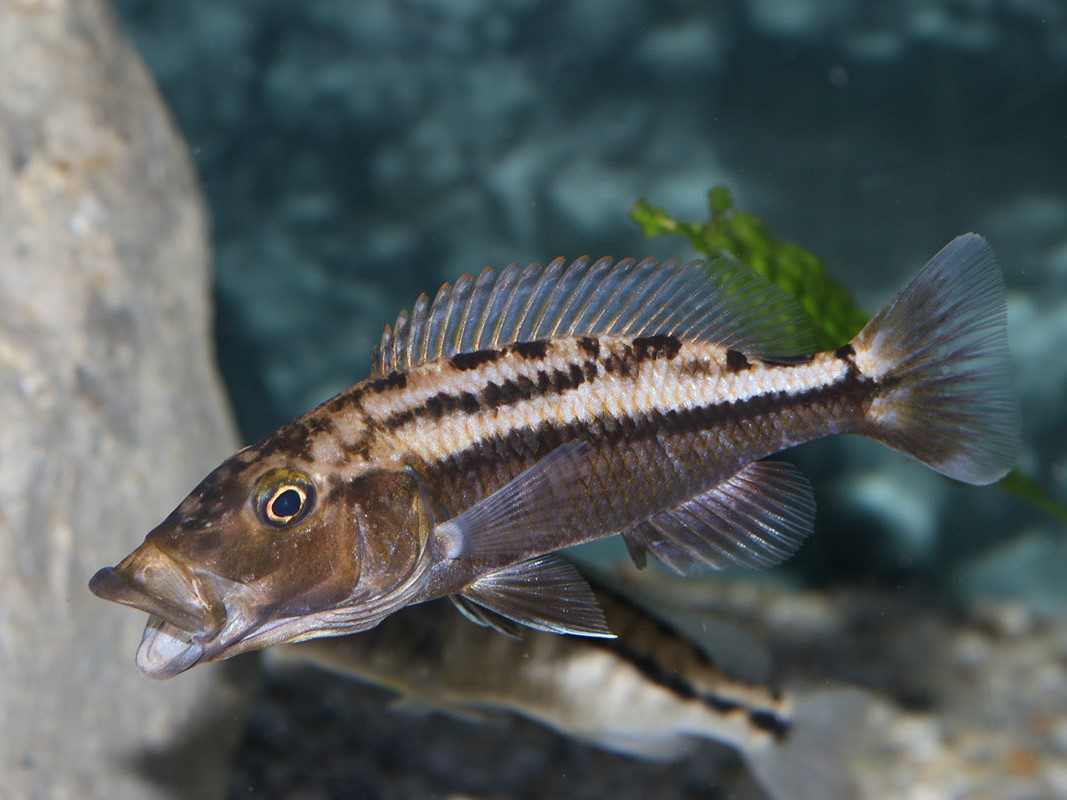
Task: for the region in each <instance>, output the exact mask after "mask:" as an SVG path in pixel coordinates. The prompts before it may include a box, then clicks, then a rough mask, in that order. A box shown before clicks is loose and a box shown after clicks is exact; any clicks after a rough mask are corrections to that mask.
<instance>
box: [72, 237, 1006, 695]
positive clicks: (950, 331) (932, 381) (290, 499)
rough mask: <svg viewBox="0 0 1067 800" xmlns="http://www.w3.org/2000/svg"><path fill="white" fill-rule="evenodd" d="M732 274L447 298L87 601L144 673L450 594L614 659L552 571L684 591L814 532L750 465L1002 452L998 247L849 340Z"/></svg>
mask: <svg viewBox="0 0 1067 800" xmlns="http://www.w3.org/2000/svg"><path fill="white" fill-rule="evenodd" d="M802 320H803V314H802V313H801V312H800V310H799V308H797V307H796V305H795V303H794V302H793V301H792V300H791V299H789V298H788V297H786V296H785V295H784V294H783V293H781V292H780V291H778V290H777V289H776V288H775V287H773V286H772V285H771V284H770V283H768V282H766V281H764V280H763V279H761V278H758V276H756V275H754V274H753V273H751V272H750V271H749V270H747V269H745V268H744V267H741V266H740V265H738V264H737V263H736V262H734V261H732V260H730V259H722V260H718V261H715V262H713V263H710V264H706V263H702V262H692V263H689V264H684V265H681V264H678V263H676V262H666V263H662V264H661V263H657V262H655V261H652V260H644V261H640V262H635V261H633V260H631V259H626V260H623V261H619V262H617V263H613V262H612V261H611V260H609V259H601V260H599V261H595V262H594V261H590V260H588V259H584V258H583V259H579V260H577V261H575V262H574V263H572V264H571V265H569V266H567V265H566V264H565V263H564V262H563V261H562V260H557V261H553V262H552V263H551V264H549V265H548V266H547V267H544V268H542V267H540V266H537V265H534V266H529V267H526V268H522V267H519V266H515V265H513V266H510V267H508V268H507V269H505V270H503V271H502V272H500V273H495V272H493V271H492V270H490V269H486V270H485V271H484V272H482V273H481V275H479V276H478V277H477V278H472V277H470V276H465V277H463V278H460V280H458V281H457V282H456V283H455V285H452V286H449V285H445V286H444V287H443V288H442V289H441V290H440V292H438V294H437V297H436V299H435V300H434V301H433V302H432V303H429V302H428V301H427V299H426V297H425V296H424V297H422V298H420V299H419V300H418V302H417V303H416V304H415V307H414V309H413V310H412V312H411V313H410V314H407V313H402V314H401V315H400V316H399V318H398V319H397V322H396V326H395V328H393V329H392V330H389V329H387V330H386V332H385V335H384V336H383V338H382V343H381V346H380V348H379V350H378V351H377V354H376V356H375V359H374V369H373V373H372V375H371V377H370V378H369V379H368V380H366V381H363V382H362V383H359V384H356V385H355V386H353V387H351V388H350V389H348V390H346V391H344V392H342V393H341V394H339V395H337V396H336V397H334V398H332V399H330V400H327V401H326V402H325V403H323V404H322V405H320V406H319V407H317V408H315V409H313V410H312V411H310V412H308V413H307V414H305V415H304V416H302V417H300V418H299V419H297V420H295V421H294V422H291V423H289V424H287V425H285V426H283V427H282V428H280V429H279V430H278V431H276V432H275V433H274V434H272V435H271V436H268V437H267V438H266V439H264V440H263V441H261V442H259V443H258V444H255V445H252V446H250V447H247V448H245V449H244V450H241V451H240V452H238V453H237V454H236V455H234V456H233V457H232V458H230V459H229V460H228V461H226V462H224V463H223V464H222V465H221V466H219V467H218V468H217V469H216V470H215V471H214V472H212V473H211V474H210V475H208V476H207V477H206V478H205V479H204V480H203V482H202V483H201V484H200V485H199V486H197V487H196V488H195V489H194V490H193V492H192V493H191V494H190V495H189V496H188V497H187V498H186V499H185V500H184V501H183V502H182V503H181V505H179V506H178V508H177V509H175V510H174V512H173V513H172V514H171V515H170V516H169V517H167V519H165V520H164V521H163V522H162V524H160V526H159V527H157V528H156V529H155V530H153V531H152V532H151V533H149V534H148V536H147V538H146V539H145V542H144V543H143V544H142V545H141V546H140V547H138V548H137V549H136V550H134V551H133V552H132V553H131V554H130V555H129V556H127V557H126V558H125V559H123V560H122V562H121V563H119V565H118V566H117V567H114V568H105V569H102V570H100V571H99V572H97V573H96V575H94V576H93V578H92V581H91V582H90V588H91V589H92V591H93V592H95V593H96V594H97V595H99V596H100V597H103V598H106V599H109V600H114V601H116V602H119V603H123V604H125V605H129V606H133V607H135V608H138V609H141V610H143V611H146V612H148V614H149V615H150V616H149V621H148V625H147V626H146V628H145V633H144V636H143V638H142V641H141V645H140V648H139V649H138V652H137V663H138V666H139V667H140V668H141V670H142V671H144V672H145V673H146V674H147V675H149V676H150V677H154V678H169V677H171V676H173V675H177V674H178V673H180V672H182V671H184V670H186V669H189V668H190V667H192V666H193V665H195V664H199V663H201V662H205V661H213V660H217V659H220V658H227V657H229V656H232V655H236V654H238V653H242V652H246V651H248V650H254V649H257V648H261V647H267V646H270V645H275V644H279V643H283V642H294V641H300V640H303V639H310V638H313V637H316V636H335V635H339V634H345V633H353V632H356V631H361V630H366V629H367V628H370V627H373V626H374V625H376V624H378V623H379V622H380V621H381V620H382V619H384V618H385V617H387V616H389V615H390V614H392V613H393V612H394V611H396V610H398V609H400V608H403V607H404V606H407V605H410V604H412V603H419V602H423V601H425V600H430V599H432V598H436V597H442V596H448V597H451V598H452V599H453V600H454V601H455V603H456V605H457V606H458V607H459V608H460V610H461V611H463V612H464V613H465V614H466V615H467V616H468V617H470V618H471V619H472V620H475V621H477V622H480V623H482V624H487V625H492V626H494V627H501V628H505V629H506V628H509V627H513V625H514V623H518V624H521V625H526V626H529V627H531V628H535V629H538V630H543V631H550V632H562V633H573V634H582V635H589V636H611V632H610V630H609V629H608V627H607V626H606V624H605V621H604V617H603V615H602V613H601V612H600V610H599V609H598V607H597V605H596V601H595V598H594V597H593V594H592V592H591V591H590V590H589V587H588V586H587V585H586V583H585V582H584V580H583V579H582V578H581V576H580V575H579V574H578V573H577V572H576V571H575V570H574V568H573V567H571V566H570V565H568V564H567V563H566V562H563V561H561V560H560V559H558V558H557V557H555V556H553V555H552V553H554V552H555V551H557V550H559V549H561V548H564V547H567V546H569V545H574V544H578V543H580V542H587V541H590V540H593V539H598V538H601V537H604V536H608V535H611V534H614V533H621V534H622V536H623V538H624V540H625V542H626V544H627V546H628V548H629V550H630V553H631V555H632V556H633V558H634V559H635V561H637V562H638V564H643V563H644V561H645V559H646V556H647V554H648V553H649V552H651V553H652V554H653V555H655V556H656V557H657V558H659V559H661V560H662V561H663V562H665V563H666V564H667V565H668V566H670V567H672V568H674V569H677V570H683V569H685V568H686V567H687V566H688V565H690V564H691V563H694V562H696V563H701V564H706V565H710V566H712V567H720V566H732V565H747V566H766V565H770V564H776V563H778V562H780V561H782V560H783V559H785V558H786V557H788V556H789V555H791V554H792V553H793V552H795V551H796V549H797V548H798V547H799V546H800V544H801V542H802V541H803V540H804V539H805V537H806V536H807V535H808V534H809V533H810V532H811V531H812V527H813V521H814V510H815V507H814V502H813V499H812V491H811V487H810V485H809V484H808V482H807V480H806V479H805V478H804V477H803V475H801V473H800V472H799V471H798V470H797V469H796V468H794V467H792V466H790V465H789V464H787V463H785V462H781V461H773V460H770V461H765V460H760V459H764V458H765V457H766V456H769V455H772V454H774V453H777V452H779V451H780V450H783V449H785V448H787V447H791V446H793V445H795V444H799V443H801V442H806V441H809V440H811V439H816V438H818V437H821V436H827V435H831V434H840V433H858V434H862V435H864V436H868V437H870V438H872V439H875V440H877V441H880V442H883V443H885V444H887V445H889V446H890V447H892V448H894V449H896V450H899V451H901V452H903V453H905V454H907V455H910V456H913V457H915V458H918V459H919V460H921V461H923V462H925V463H926V464H928V465H929V466H931V467H933V468H934V469H935V470H937V471H939V472H941V473H944V474H945V475H948V476H950V477H952V478H956V479H958V480H962V481H966V482H968V483H973V484H987V483H991V482H993V481H996V480H997V479H999V478H1001V477H1002V476H1003V475H1004V474H1005V473H1006V472H1007V471H1008V470H1009V469H1010V467H1011V465H1012V463H1013V461H1014V459H1015V452H1016V449H1017V442H1018V431H1019V412H1018V401H1017V399H1016V397H1015V395H1014V392H1013V390H1012V387H1011V380H1010V376H1009V363H1008V351H1007V334H1006V326H1005V304H1004V288H1003V281H1002V278H1001V275H1000V272H999V270H998V268H997V266H996V262H995V260H994V257H993V254H992V251H991V250H990V248H989V246H988V245H987V244H986V242H985V240H984V239H982V238H981V237H980V236H977V235H974V234H968V235H966V236H961V237H959V238H958V239H956V240H954V241H953V242H951V243H950V244H948V245H947V246H946V247H945V248H944V249H943V250H942V251H941V252H940V253H938V254H937V255H936V256H934V258H933V259H932V260H931V261H930V262H929V263H928V264H927V265H926V267H925V268H924V269H923V270H922V271H921V272H920V273H919V275H918V276H916V277H915V278H914V279H913V280H912V281H911V282H910V283H909V284H908V285H907V286H906V287H905V288H904V289H903V290H902V291H901V292H900V293H899V294H898V295H897V296H896V297H895V298H893V300H891V301H890V302H889V304H888V305H886V307H885V308H883V309H882V311H881V312H879V313H878V315H877V316H875V317H874V319H872V320H871V321H870V323H869V324H868V325H867V326H866V327H865V328H864V329H863V330H862V331H861V332H860V333H859V334H858V335H857V336H856V337H855V338H854V339H853V340H852V341H851V342H849V343H848V344H845V345H843V346H842V347H840V348H838V349H837V350H834V351H831V352H825V353H818V354H815V355H798V354H803V353H810V352H811V349H812V348H810V346H809V345H808V339H807V338H806V337H805V336H804V334H803V333H802V330H803V329H804V324H803V322H802Z"/></svg>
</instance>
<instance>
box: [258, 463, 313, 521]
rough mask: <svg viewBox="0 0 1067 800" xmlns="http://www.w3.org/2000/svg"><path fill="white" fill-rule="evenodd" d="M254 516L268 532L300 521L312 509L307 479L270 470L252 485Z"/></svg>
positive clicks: (284, 470)
mask: <svg viewBox="0 0 1067 800" xmlns="http://www.w3.org/2000/svg"><path fill="white" fill-rule="evenodd" d="M253 503H254V504H255V509H256V515H257V516H258V517H259V519H260V521H261V522H263V523H264V524H266V525H269V526H270V527H272V528H278V529H281V528H288V527H289V526H290V525H295V524H296V523H298V522H300V521H301V520H303V519H304V518H305V517H307V515H308V514H309V513H311V509H312V508H313V507H314V506H315V487H314V485H313V484H312V483H311V479H310V478H309V477H308V476H307V475H305V474H304V473H303V472H300V471H298V470H295V469H287V468H281V469H273V470H271V471H270V472H268V473H266V474H265V475H263V476H262V477H260V479H259V480H258V481H256V490H255V492H254V493H253Z"/></svg>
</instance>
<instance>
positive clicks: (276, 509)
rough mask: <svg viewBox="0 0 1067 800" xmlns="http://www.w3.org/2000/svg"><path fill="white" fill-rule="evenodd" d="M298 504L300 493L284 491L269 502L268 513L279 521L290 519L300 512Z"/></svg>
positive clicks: (290, 490) (294, 490)
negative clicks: (278, 518)
mask: <svg viewBox="0 0 1067 800" xmlns="http://www.w3.org/2000/svg"><path fill="white" fill-rule="evenodd" d="M300 502H301V500H300V492H298V491H297V490H296V489H286V490H285V491H284V492H282V493H281V494H279V495H278V496H277V497H275V498H274V500H272V501H271V504H270V513H271V514H273V515H274V516H276V517H280V518H281V519H285V518H286V517H291V516H293V515H295V514H296V512H298V511H299V510H300Z"/></svg>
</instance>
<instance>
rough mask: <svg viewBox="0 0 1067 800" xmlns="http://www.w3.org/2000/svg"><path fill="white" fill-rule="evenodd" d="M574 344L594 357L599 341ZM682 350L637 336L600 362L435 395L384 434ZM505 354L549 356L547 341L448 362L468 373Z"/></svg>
mask: <svg viewBox="0 0 1067 800" xmlns="http://www.w3.org/2000/svg"><path fill="white" fill-rule="evenodd" d="M578 346H579V348H580V349H581V350H583V351H584V352H586V353H590V354H592V353H594V352H595V353H596V354H598V355H599V353H600V352H601V346H600V342H598V341H597V340H596V339H593V338H590V337H583V338H582V339H580V340H579V341H578ZM681 347H682V342H681V340H679V339H677V338H676V337H674V336H644V337H639V338H637V339H634V340H633V341H632V342H630V343H628V344H626V345H625V346H624V347H623V348H622V351H621V352H620V353H618V354H611V355H608V356H607V357H606V358H605V359H604V360H603V361H597V360H596V359H595V358H590V359H589V360H587V361H584V362H582V363H571V364H569V365H568V366H567V367H565V368H563V369H554V370H548V369H540V370H538V371H537V373H536V374H535V375H534V376H533V377H527V376H525V375H522V376H519V377H517V378H514V379H512V380H507V381H503V382H500V383H497V382H495V381H490V382H489V383H487V384H486V385H485V386H484V387H483V388H482V389H481V390H480V391H479V392H478V393H477V395H475V394H474V393H473V392H463V393H460V394H447V393H445V392H439V393H438V394H435V395H433V396H432V397H430V398H429V399H428V400H427V401H426V402H425V403H423V404H422V405H421V406H416V407H413V408H409V409H405V410H404V411H398V412H396V413H394V414H391V415H389V416H388V417H386V418H385V419H384V420H383V425H384V426H385V427H386V428H387V429H389V430H396V429H397V428H399V427H401V426H403V425H406V424H408V423H410V422H413V421H414V420H417V419H433V420H438V419H441V418H442V417H443V416H445V415H446V414H449V413H452V412H456V411H461V412H463V413H466V414H477V413H479V412H481V411H483V410H490V409H496V408H501V407H502V406H507V405H513V404H515V403H520V402H523V401H526V400H532V399H534V398H541V397H547V396H550V395H559V394H563V393H564V392H569V391H572V390H574V389H577V388H578V387H579V386H581V385H583V384H585V383H588V382H590V381H592V380H594V379H595V378H596V377H597V376H598V375H599V374H600V372H601V370H603V372H604V373H606V374H615V375H619V376H621V377H626V376H628V375H631V374H632V372H633V369H634V368H635V367H636V365H638V364H640V363H641V362H642V361H646V360H649V359H655V358H665V359H668V360H670V359H673V358H674V357H675V356H677V355H678V352H679V351H680V350H681ZM509 352H514V353H516V354H517V355H519V356H520V357H521V358H523V359H525V360H543V359H545V358H546V357H547V355H548V352H549V343H548V342H547V341H536V342H520V343H517V344H512V345H508V346H507V347H506V348H504V349H503V350H479V351H476V352H473V353H465V354H460V355H455V356H453V357H452V358H451V364H452V366H453V367H455V368H456V369H459V370H472V369H475V368H477V367H480V366H481V365H483V364H487V363H490V362H493V361H497V360H499V359H500V358H502V357H503V356H504V355H506V354H507V353H509ZM390 379H393V378H392V376H390V378H388V379H386V378H383V379H379V380H378V381H375V384H378V383H381V382H382V381H386V380H390Z"/></svg>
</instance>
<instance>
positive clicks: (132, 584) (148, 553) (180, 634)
mask: <svg viewBox="0 0 1067 800" xmlns="http://www.w3.org/2000/svg"><path fill="white" fill-rule="evenodd" d="M201 584H202V582H201V581H197V580H195V579H194V578H192V577H191V576H190V575H189V574H188V573H187V572H186V571H185V570H184V569H182V568H181V567H180V566H179V565H178V564H177V562H175V561H174V560H173V559H171V558H170V557H169V556H167V555H166V554H165V553H163V552H162V551H160V550H158V549H156V548H154V547H152V548H143V549H142V548H139V549H138V550H137V551H134V553H132V554H131V555H130V556H129V557H128V558H126V559H125V560H124V561H123V562H122V563H121V564H119V565H118V567H105V568H104V569H102V570H100V571H99V572H97V573H96V574H95V575H93V577H92V580H90V581H89V589H90V591H92V592H93V594H95V595H97V596H98V597H102V598H104V599H105V600H112V601H114V602H116V603H121V604H122V605H125V606H130V607H131V608H136V609H139V610H141V611H145V612H147V613H148V615H149V617H148V624H147V625H146V626H145V630H144V635H143V636H142V637H141V645H140V647H139V648H138V649H137V666H138V667H139V668H140V669H141V671H142V672H143V673H144V674H145V675H147V676H148V677H150V678H155V679H157V680H163V679H165V678H171V677H173V676H175V675H177V674H178V673H180V672H184V671H185V670H187V669H189V668H190V667H192V666H194V665H196V664H198V663H200V662H201V661H203V660H204V659H205V658H207V657H209V656H210V653H209V652H208V650H209V649H211V650H212V651H214V650H218V649H219V643H217V642H214V641H213V640H215V639H216V638H217V636H218V634H219V632H220V631H221V630H222V628H223V626H224V625H225V622H226V609H225V605H224V604H222V603H220V602H212V601H211V600H209V599H208V598H206V597H204V596H203V594H202V589H203V587H202V586H201Z"/></svg>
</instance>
